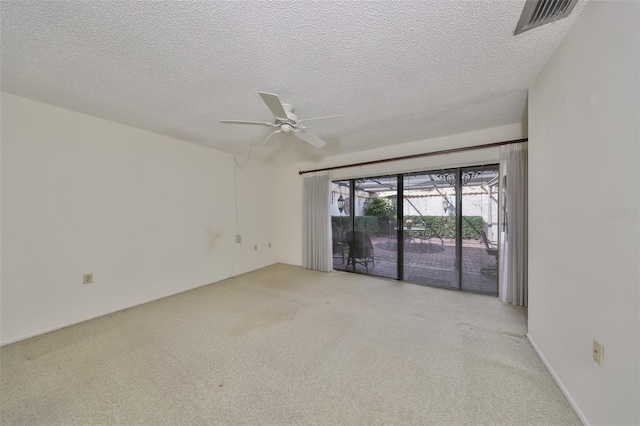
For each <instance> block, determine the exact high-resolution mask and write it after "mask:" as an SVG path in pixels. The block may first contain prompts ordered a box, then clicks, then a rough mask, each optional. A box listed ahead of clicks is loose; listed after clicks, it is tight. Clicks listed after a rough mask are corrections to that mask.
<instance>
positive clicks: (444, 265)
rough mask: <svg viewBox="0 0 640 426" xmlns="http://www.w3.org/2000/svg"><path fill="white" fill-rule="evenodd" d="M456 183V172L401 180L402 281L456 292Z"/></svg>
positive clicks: (437, 173) (436, 173)
mask: <svg viewBox="0 0 640 426" xmlns="http://www.w3.org/2000/svg"><path fill="white" fill-rule="evenodd" d="M455 182H456V172H455V170H452V171H451V170H441V171H438V172H430V173H416V174H411V175H406V176H405V177H404V193H403V199H404V201H403V213H404V216H403V240H404V243H405V244H404V257H403V261H404V262H403V264H404V274H403V275H404V279H405V280H408V281H412V282H416V283H421V284H429V285H434V286H439V287H449V288H456V289H457V288H459V281H460V280H459V273H458V258H457V256H458V254H457V250H456V190H455Z"/></svg>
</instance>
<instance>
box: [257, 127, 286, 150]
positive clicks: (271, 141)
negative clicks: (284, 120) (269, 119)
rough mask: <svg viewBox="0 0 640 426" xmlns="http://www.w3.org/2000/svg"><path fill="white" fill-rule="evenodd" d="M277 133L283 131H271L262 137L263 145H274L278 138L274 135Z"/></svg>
mask: <svg viewBox="0 0 640 426" xmlns="http://www.w3.org/2000/svg"><path fill="white" fill-rule="evenodd" d="M277 133H282V131H280V130H276V131H275V132H269V133H268V134H267V135H265V137H264V138H263V139H262V143H261V145H262V146H273V144H274V143H276V138H274V136H275V135H276V134H277Z"/></svg>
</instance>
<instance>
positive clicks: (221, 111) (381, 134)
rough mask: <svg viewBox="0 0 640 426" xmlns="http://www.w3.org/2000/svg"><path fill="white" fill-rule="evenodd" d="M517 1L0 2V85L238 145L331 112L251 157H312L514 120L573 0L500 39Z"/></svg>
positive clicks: (228, 147) (197, 139)
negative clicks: (319, 126) (336, 122)
mask: <svg viewBox="0 0 640 426" xmlns="http://www.w3.org/2000/svg"><path fill="white" fill-rule="evenodd" d="M524 2H525V0H504V1H462V0H459V1H452V0H429V1H405V2H397V1H381V2H365V1H361V2H351V1H342V2H308V1H301V2H255V1H254V2H222V1H212V2H177V1H176V2H138V1H118V2H116V1H107V2H103V1H100V2H98V1H92V2H76V1H73V2H62V1H47V2H44V1H34V2H25V1H6V0H3V1H2V6H1V7H2V10H1V12H2V27H1V31H2V34H1V36H2V45H1V48H2V51H1V55H2V56H1V72H2V73H1V76H2V90H3V91H6V92H9V93H13V94H17V95H20V96H24V97H27V98H31V99H34V100H38V101H41V102H45V103H48V104H53V105H58V106H61V107H64V108H68V109H71V110H74V111H79V112H82V113H86V114H90V115H94V116H97V117H102V118H105V119H108V120H112V121H115V122H119V123H124V124H128V125H131V126H134V127H138V128H141V129H146V130H150V131H153V132H156V133H161V134H165V135H169V136H172V137H176V138H179V139H182V140H185V141H189V142H193V143H196V144H199V145H204V146H210V147H214V148H218V149H221V150H223V151H227V152H231V153H236V154H241V153H244V152H245V150H246V144H247V143H248V142H250V141H254V140H256V139H257V138H259V137H260V135H261V134H262V132H263V130H262V128H258V127H254V126H237V125H224V124H221V123H219V122H218V120H220V119H246V120H260V121H271V120H272V118H273V116H272V114H271V113H270V112H269V110H268V109H267V107H266V106H265V105H264V103H263V102H262V100H261V99H260V97H259V96H258V91H266V92H272V93H277V94H278V95H279V96H280V98H281V99H282V100H283V102H288V103H291V104H293V105H294V106H295V107H296V113H297V115H298V117H300V118H305V117H306V118H309V117H316V116H325V115H332V114H342V115H343V116H344V117H345V119H346V124H345V126H344V127H343V128H342V129H341V131H340V132H339V133H338V134H330V133H329V134H322V133H318V136H321V137H323V138H325V139H326V140H327V141H328V142H329V143H328V144H327V146H325V147H324V148H322V149H319V150H318V149H315V148H313V147H310V146H307V144H305V143H303V142H299V141H297V140H296V139H291V138H290V137H288V136H281V137H280V140H279V141H278V142H277V143H276V145H275V146H273V147H257V148H255V149H254V150H253V152H252V157H254V158H261V159H263V160H265V161H269V162H273V163H276V164H282V163H286V162H291V161H298V160H313V159H317V158H321V157H325V156H329V155H336V154H341V153H348V152H355V151H360V150H365V149H370V148H376V147H382V146H388V145H394V144H399V143H404V142H410V141H415V140H422V139H428V138H432V137H437V136H442V135H447V134H454V133H460V132H465V131H470V130H476V129H482V128H487V127H493V126H499V125H504V124H510V123H516V122H521V121H523V119H524V116H525V104H526V96H527V87H528V86H529V84H530V83H531V82H532V81H533V80H534V78H535V77H536V75H537V73H538V71H539V70H540V69H541V68H542V66H543V65H544V64H545V63H546V61H547V60H548V59H549V57H550V56H551V54H552V53H553V51H554V49H555V48H556V47H557V45H558V44H559V42H560V41H561V39H562V37H563V36H564V35H565V33H566V31H567V30H568V28H569V26H570V25H571V24H572V23H573V21H574V20H575V18H576V17H577V16H578V15H579V13H580V12H581V10H582V8H583V7H584V4H585V0H581V1H580V2H579V3H578V5H577V6H576V8H575V9H574V11H573V13H572V14H571V16H569V17H568V18H566V19H563V20H559V21H557V22H555V23H553V24H550V25H546V26H543V27H540V28H538V29H535V30H532V31H529V32H525V33H523V34H521V35H518V36H515V37H514V36H513V31H514V29H515V25H516V23H517V22H518V19H519V17H520V13H521V11H522V8H523V6H524Z"/></svg>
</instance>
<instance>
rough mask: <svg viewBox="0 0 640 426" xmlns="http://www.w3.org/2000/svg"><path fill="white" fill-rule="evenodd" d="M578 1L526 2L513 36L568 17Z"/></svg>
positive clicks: (535, 0) (548, 0) (542, 0)
mask: <svg viewBox="0 0 640 426" xmlns="http://www.w3.org/2000/svg"><path fill="white" fill-rule="evenodd" d="M576 3H578V0H527V3H526V4H525V5H524V9H522V15H521V16H520V20H519V21H518V25H517V26H516V32H515V33H514V35H518V34H520V33H522V32H524V31H527V30H531V29H533V28H536V27H539V26H540V25H544V24H548V23H549V22H553V21H556V20H558V19H561V18H566V17H567V16H569V14H570V13H571V11H572V10H573V7H574V6H575V5H576Z"/></svg>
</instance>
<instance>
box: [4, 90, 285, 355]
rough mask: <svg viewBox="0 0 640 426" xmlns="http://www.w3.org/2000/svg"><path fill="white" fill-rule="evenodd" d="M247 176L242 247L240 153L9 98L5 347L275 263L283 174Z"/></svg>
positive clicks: (265, 171)
mask: <svg viewBox="0 0 640 426" xmlns="http://www.w3.org/2000/svg"><path fill="white" fill-rule="evenodd" d="M237 177H238V180H237V186H238V193H239V199H238V222H239V226H240V233H241V234H242V236H243V244H239V245H237V244H235V239H234V236H235V234H236V211H235V207H234V185H233V159H232V156H230V155H228V154H224V153H221V152H219V151H215V150H213V149H208V148H204V147H200V146H196V145H193V144H189V143H186V142H182V141H178V140H175V139H171V138H168V137H164V136H160V135H157V134H153V133H150V132H145V131H142V130H138V129H134V128H131V127H127V126H123V125H120V124H116V123H113V122H109V121H105V120H102V119H98V118H95V117H91V116H87V115H83V114H79V113H76V112H72V111H68V110H65V109H61V108H57V107H53V106H50V105H45V104H42V103H38V102H34V101H31V100H28V99H24V98H20V97H17V96H13V95H10V94H6V93H3V94H2V212H1V214H2V216H1V218H2V237H1V243H2V249H3V250H2V262H1V266H2V272H1V279H2V282H1V295H2V297H1V312H0V319H1V324H0V334H1V335H0V339H1V340H0V341H1V342H2V343H3V344H6V343H8V342H11V341H15V340H20V339H22V338H25V337H28V336H32V335H35V334H39V333H41V332H44V331H47V330H51V329H55V328H58V327H61V326H64V325H67V324H71V323H75V322H78V321H82V320H85V319H89V318H92V317H96V316H99V315H103V314H106V313H109V312H113V311H116V310H120V309H123V308H126V307H129V306H133V305H137V304H140V303H143V302H147V301H150V300H153V299H157V298H160V297H164V296H167V295H170V294H174V293H178V292H182V291H185V290H188V289H191V288H194V287H198V286H201V285H205V284H208V283H212V282H215V281H218V280H221V279H225V278H228V277H229V276H230V275H238V274H240V273H244V272H247V271H250V270H254V269H257V268H260V267H263V266H267V265H269V264H272V263H275V261H276V247H275V242H276V231H275V222H276V219H275V217H276V206H275V198H276V197H275V186H276V172H275V168H273V167H271V166H266V165H264V164H261V163H259V162H256V161H251V162H250V163H249V165H248V166H247V168H246V169H243V170H238V171H237ZM268 242H273V243H274V246H273V247H272V248H271V249H269V248H268V247H267V245H268ZM255 244H258V245H259V249H258V251H257V252H256V251H254V250H253V246H254V245H255ZM234 256H235V257H236V260H235V266H234V268H233V271H232V269H231V268H232V265H233V264H234ZM87 272H92V273H93V274H94V283H93V284H91V285H82V274H83V273H87Z"/></svg>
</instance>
